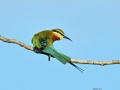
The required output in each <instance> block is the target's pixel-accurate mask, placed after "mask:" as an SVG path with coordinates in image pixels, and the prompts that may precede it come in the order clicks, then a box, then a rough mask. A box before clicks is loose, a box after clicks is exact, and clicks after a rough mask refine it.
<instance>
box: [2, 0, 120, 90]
mask: <svg viewBox="0 0 120 90" xmlns="http://www.w3.org/2000/svg"><path fill="white" fill-rule="evenodd" d="M56 27H57V28H61V29H62V30H63V31H64V32H65V34H66V36H68V37H70V38H71V39H72V40H73V42H70V41H68V40H66V39H63V40H61V41H57V42H55V43H54V45H55V48H56V49H57V50H58V51H60V52H62V53H64V54H66V55H68V56H70V57H72V58H74V59H83V60H100V61H107V60H117V59H120V0H0V35H2V36H4V37H6V38H14V39H16V40H19V41H21V42H23V43H25V44H27V45H29V46H32V44H31V39H32V37H33V35H34V34H35V33H37V32H39V31H42V30H46V29H53V28H56ZM77 65H78V66H79V67H81V68H83V69H84V70H85V71H84V73H81V72H79V71H78V70H77V69H75V68H74V67H72V66H71V65H69V64H66V65H63V64H61V62H59V61H58V60H56V59H51V61H50V62H49V61H48V58H47V57H46V56H44V55H41V54H36V53H34V52H32V51H29V50H26V49H24V48H22V47H20V46H18V45H16V44H8V43H4V42H2V41H0V90H95V88H97V89H96V90H120V86H119V85H120V72H119V71H120V65H108V66H98V65H85V64H77Z"/></svg>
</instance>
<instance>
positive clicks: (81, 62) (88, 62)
mask: <svg viewBox="0 0 120 90" xmlns="http://www.w3.org/2000/svg"><path fill="white" fill-rule="evenodd" d="M0 40H1V41H3V42H7V43H14V44H17V45H19V46H21V47H24V48H25V49H27V50H31V51H34V50H33V47H31V46H28V45H26V44H25V43H22V42H20V41H17V40H15V39H8V38H5V37H3V36H1V35H0ZM71 62H72V63H77V64H93V65H101V66H104V65H111V64H120V60H110V61H98V60H76V59H71Z"/></svg>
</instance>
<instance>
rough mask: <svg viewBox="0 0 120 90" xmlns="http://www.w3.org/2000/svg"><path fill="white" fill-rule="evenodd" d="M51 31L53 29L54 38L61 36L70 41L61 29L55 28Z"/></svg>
mask: <svg viewBox="0 0 120 90" xmlns="http://www.w3.org/2000/svg"><path fill="white" fill-rule="evenodd" d="M52 31H53V35H54V38H55V40H61V39H63V38H66V39H68V40H70V41H72V40H71V39H70V38H69V37H67V36H65V33H64V32H63V31H62V30H61V29H59V28H55V29H52Z"/></svg>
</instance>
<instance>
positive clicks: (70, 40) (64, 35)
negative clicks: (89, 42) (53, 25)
mask: <svg viewBox="0 0 120 90" xmlns="http://www.w3.org/2000/svg"><path fill="white" fill-rule="evenodd" d="M63 38H65V39H68V40H70V41H71V42H72V40H71V39H70V38H69V37H67V36H65V35H64V37H63Z"/></svg>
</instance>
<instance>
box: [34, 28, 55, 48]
mask: <svg viewBox="0 0 120 90" xmlns="http://www.w3.org/2000/svg"><path fill="white" fill-rule="evenodd" d="M41 39H43V40H45V42H46V45H50V46H52V47H53V39H52V31H51V30H44V31H41V32H39V33H37V34H35V35H34V36H33V38H32V43H33V46H34V47H37V48H39V49H40V48H42V45H41V43H40V40H41Z"/></svg>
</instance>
